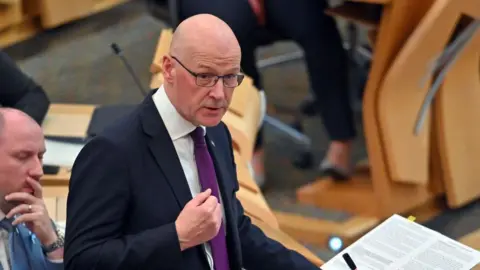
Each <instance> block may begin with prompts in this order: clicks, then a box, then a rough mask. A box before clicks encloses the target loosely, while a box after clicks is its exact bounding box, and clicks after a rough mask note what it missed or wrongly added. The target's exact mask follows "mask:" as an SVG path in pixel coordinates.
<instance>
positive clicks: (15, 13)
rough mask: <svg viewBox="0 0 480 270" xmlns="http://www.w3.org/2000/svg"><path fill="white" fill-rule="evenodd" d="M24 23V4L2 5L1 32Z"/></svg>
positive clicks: (0, 16) (0, 15)
mask: <svg viewBox="0 0 480 270" xmlns="http://www.w3.org/2000/svg"><path fill="white" fill-rule="evenodd" d="M21 22H22V3H21V2H18V3H15V4H13V3H12V4H10V5H2V4H0V30H2V29H5V28H6V27H8V26H12V25H16V24H19V23H21Z"/></svg>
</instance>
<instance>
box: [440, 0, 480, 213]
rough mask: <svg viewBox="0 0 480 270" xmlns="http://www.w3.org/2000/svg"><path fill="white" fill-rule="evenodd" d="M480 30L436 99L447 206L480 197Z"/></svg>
mask: <svg viewBox="0 0 480 270" xmlns="http://www.w3.org/2000/svg"><path fill="white" fill-rule="evenodd" d="M479 8H480V7H479ZM479 63H480V31H477V34H476V36H475V37H474V38H473V40H471V42H470V43H469V45H467V47H466V48H465V50H464V51H463V52H462V53H461V55H460V56H459V58H458V59H457V61H456V63H455V64H454V65H453V66H452V68H451V69H450V71H449V73H448V74H447V76H446V77H445V81H444V84H443V87H442V88H441V89H440V92H439V93H438V94H439V95H438V97H437V99H436V102H437V104H436V105H437V106H436V109H437V111H436V113H437V116H438V117H437V120H438V122H437V124H438V127H439V129H438V130H437V132H436V133H437V136H438V138H439V148H440V157H441V161H442V168H443V172H444V175H443V177H444V182H445V189H446V195H447V200H448V205H449V206H450V207H453V208H456V207H461V206H463V205H465V204H467V203H469V202H471V201H472V200H474V199H476V198H479V197H480V185H479V180H478V176H479V175H480V166H478V160H480V141H479V138H480V125H478V124H476V123H475V122H476V121H475V119H479V118H480V72H479Z"/></svg>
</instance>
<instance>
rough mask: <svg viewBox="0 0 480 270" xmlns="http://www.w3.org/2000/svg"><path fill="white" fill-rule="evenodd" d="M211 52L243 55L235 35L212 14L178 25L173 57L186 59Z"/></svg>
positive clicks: (173, 45) (173, 44)
mask: <svg viewBox="0 0 480 270" xmlns="http://www.w3.org/2000/svg"><path fill="white" fill-rule="evenodd" d="M210 50H212V51H214V50H216V51H217V52H219V53H228V52H232V51H235V52H237V53H238V55H240V54H241V51H240V44H239V43H238V40H237V38H236V37H235V34H234V33H233V31H232V29H231V28H230V27H229V26H228V25H227V24H226V23H225V22H224V21H222V20H221V19H219V18H218V17H215V16H213V15H210V14H199V15H195V16H192V17H190V18H188V19H186V20H184V21H182V23H180V24H179V25H178V27H177V29H176V30H175V33H174V34H173V38H172V42H171V45H170V53H171V54H172V55H174V56H176V57H182V58H185V57H189V56H190V55H191V54H194V53H196V52H198V51H210Z"/></svg>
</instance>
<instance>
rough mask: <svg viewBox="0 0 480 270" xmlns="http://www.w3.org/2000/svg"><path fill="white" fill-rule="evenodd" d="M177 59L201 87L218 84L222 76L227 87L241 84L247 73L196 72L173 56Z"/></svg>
mask: <svg viewBox="0 0 480 270" xmlns="http://www.w3.org/2000/svg"><path fill="white" fill-rule="evenodd" d="M172 58H173V59H175V61H177V62H178V63H179V64H180V65H181V66H182V67H183V68H184V69H185V70H186V71H188V73H190V74H192V76H193V77H195V83H196V84H197V85H198V86H201V87H212V86H214V85H215V84H217V82H218V80H220V78H222V80H223V85H224V86H225V87H229V88H233V87H237V86H239V85H240V84H241V83H242V81H243V78H244V77H245V75H243V74H227V75H222V76H217V75H213V74H209V73H195V72H193V71H191V70H190V69H188V68H187V67H186V66H185V65H183V64H182V62H180V60H178V59H177V58H176V57H175V56H172Z"/></svg>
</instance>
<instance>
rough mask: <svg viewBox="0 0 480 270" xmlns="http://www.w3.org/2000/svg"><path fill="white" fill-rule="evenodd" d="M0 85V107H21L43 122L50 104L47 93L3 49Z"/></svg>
mask: <svg viewBox="0 0 480 270" xmlns="http://www.w3.org/2000/svg"><path fill="white" fill-rule="evenodd" d="M0 85H1V87H0V107H10V108H16V109H19V110H21V111H23V112H25V113H26V114H28V115H29V116H30V117H32V118H33V119H34V120H35V121H36V122H37V123H38V124H41V123H42V121H43V119H44V118H45V115H46V114H47V111H48V106H49V105H50V101H49V100H48V97H47V95H46V93H45V92H44V91H43V89H42V87H40V86H39V85H37V84H36V83H35V82H34V81H33V80H32V79H31V78H29V77H28V76H27V75H26V74H25V73H23V72H22V71H21V70H20V69H19V68H18V67H17V65H16V64H15V62H14V61H13V60H12V59H11V58H10V57H9V56H8V55H7V54H6V53H5V52H3V51H0Z"/></svg>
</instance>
